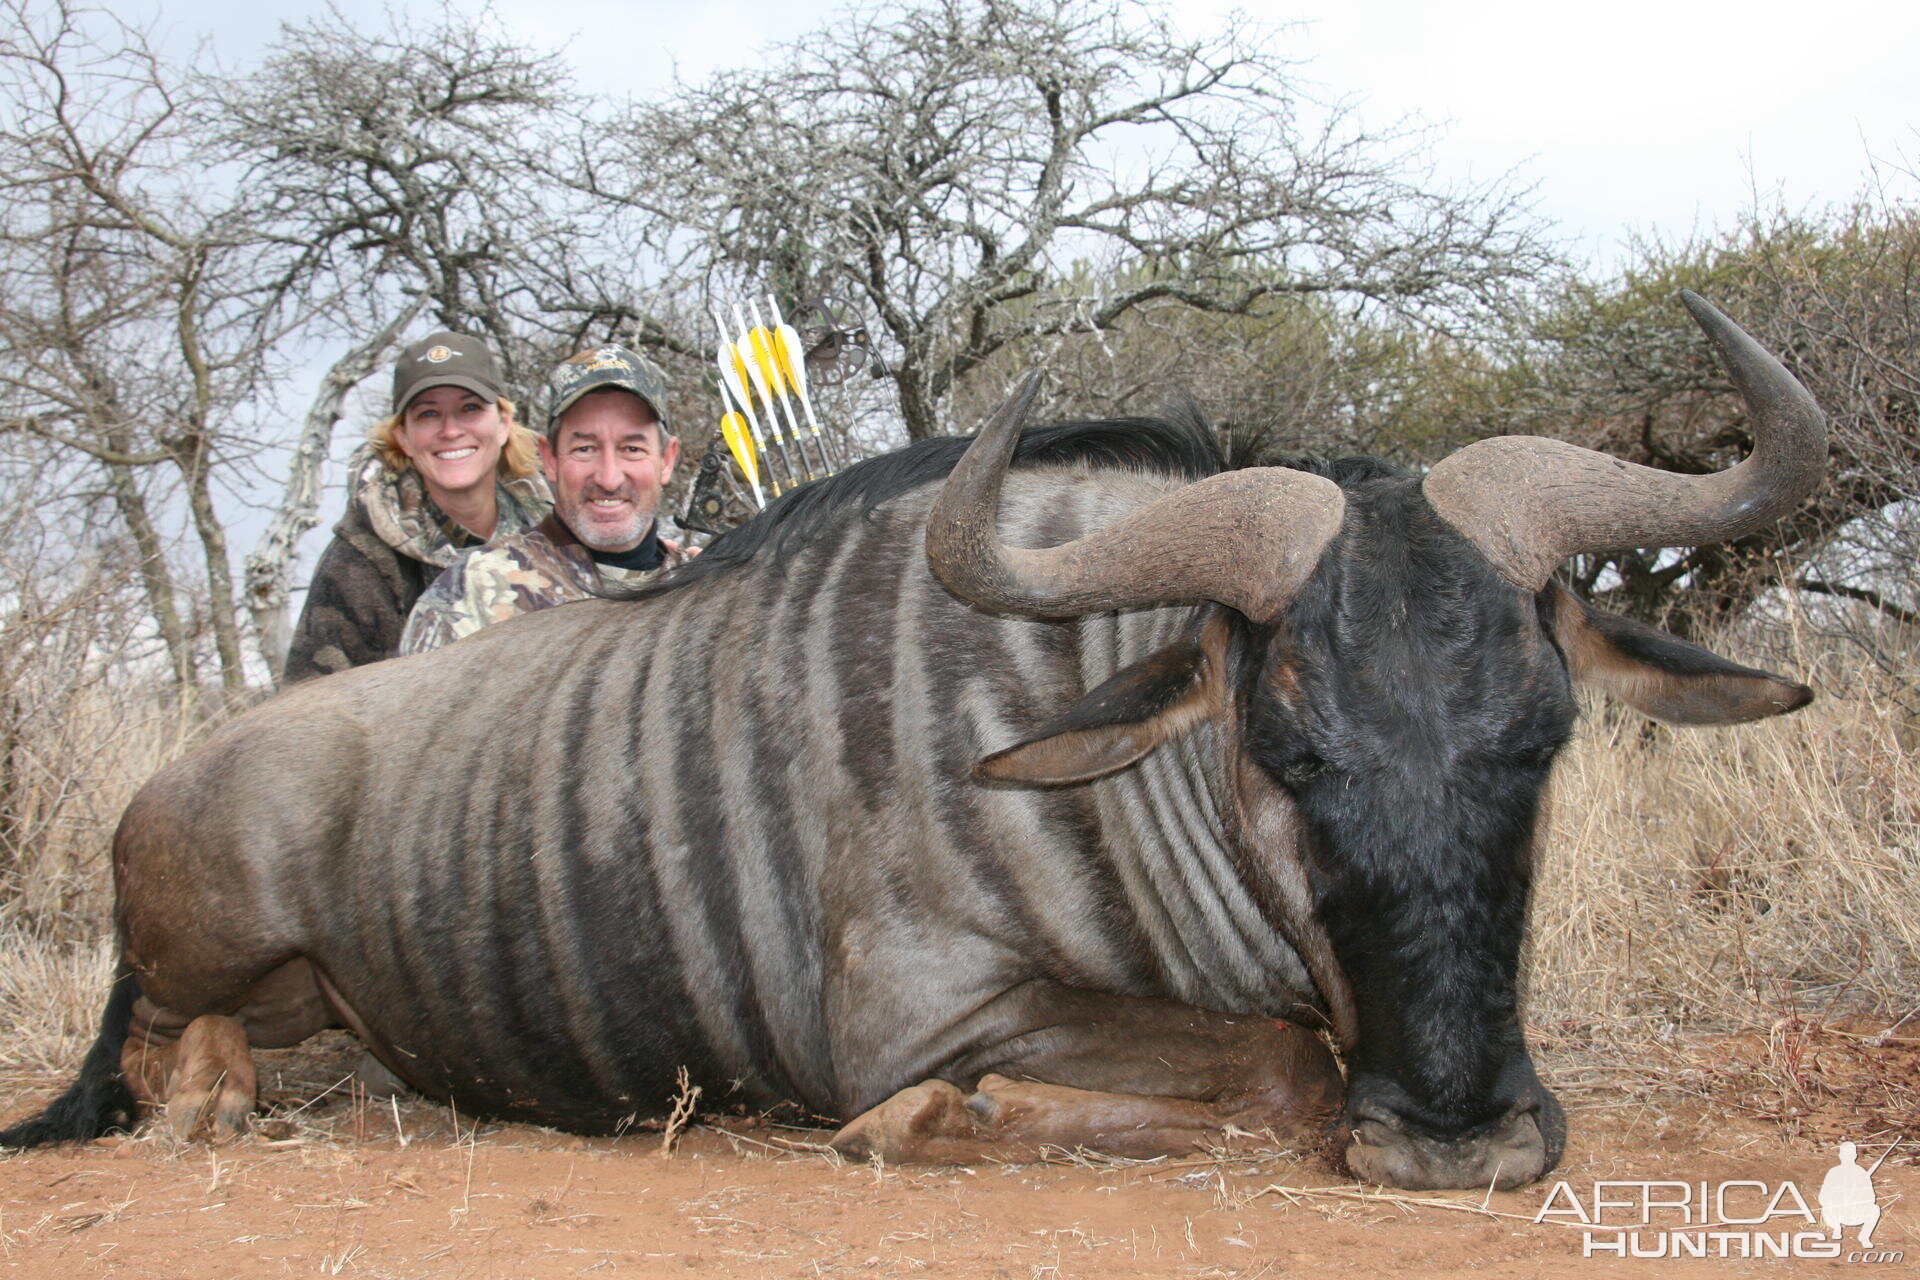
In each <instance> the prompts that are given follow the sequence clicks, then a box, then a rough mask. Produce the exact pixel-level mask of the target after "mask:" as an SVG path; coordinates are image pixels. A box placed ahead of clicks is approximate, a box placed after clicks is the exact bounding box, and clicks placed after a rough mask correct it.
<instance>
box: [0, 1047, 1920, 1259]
mask: <svg viewBox="0 0 1920 1280" xmlns="http://www.w3.org/2000/svg"><path fill="white" fill-rule="evenodd" d="M1783 1052H1784V1058H1783ZM262 1057H263V1059H267V1058H271V1059H273V1062H272V1063H271V1064H269V1065H267V1067H266V1069H265V1070H263V1075H262V1084H263V1091H264V1093H265V1095H266V1098H267V1101H268V1102H269V1104H270V1106H271V1109H272V1114H271V1115H270V1116H269V1117H268V1118H266V1119H264V1120H263V1121H262V1123H261V1125H260V1131H259V1133H257V1134H256V1135H255V1136H254V1137H252V1138H250V1139H247V1140H245V1141H243V1142H240V1143H236V1144H232V1145H228V1146H221V1147H209V1146H206V1145H200V1144H191V1145H189V1144H180V1143H176V1142H175V1141H173V1140H172V1139H171V1138H170V1137H166V1136H161V1135H158V1134H154V1133H148V1134H145V1135H142V1136H140V1137H135V1138H109V1139H103V1140H101V1141H100V1142H97V1143H93V1144H90V1145H87V1146H83V1147H78V1148H66V1149H55V1150H49V1151H36V1152H29V1153H24V1154H20V1155H14V1156H10V1157H5V1158H0V1273H6V1274H14V1275H21V1276H35V1277H39V1276H45V1277H62V1278H65V1277H96V1276H99V1277H127V1278H132V1277H155V1278H159V1277H194V1278H195V1280H199V1278H201V1277H222V1278H224V1277H235V1278H237V1280H251V1278H253V1277H280V1276H311V1275H316V1274H318V1275H333V1276H349V1277H385V1278H392V1280H413V1278H415V1277H435V1278H438V1277H458V1278H466V1277H472V1278H475V1280H479V1278H481V1277H487V1278H494V1277H498V1278H500V1280H515V1278H519V1277H529V1278H538V1280H546V1278H548V1277H561V1276H576V1275H596V1276H597V1275H609V1276H633V1277H668V1276H671V1277H682V1278H684V1277H687V1276H694V1275H709V1276H728V1277H732V1276H742V1277H811V1276H828V1275H841V1276H873V1277H881V1276H889V1277H890V1276H914V1277H920V1276H925V1277H993V1278H995V1280H999V1278H1003V1277H1004V1278H1007V1280H1070V1278H1073V1277H1100V1278H1104V1277H1159V1276H1169V1277H1171V1276H1180V1277H1196V1278H1199V1277H1218V1278H1221V1280H1227V1278H1236V1280H1256V1278H1259V1277H1276V1278H1277V1277H1286V1276H1304V1275H1313V1276H1321V1275H1354V1276H1372V1275H1384V1274H1388V1273H1401V1272H1405V1273H1408V1274H1412V1275H1420V1276H1467V1275H1473V1276H1494V1277H1520V1276H1527V1277H1533V1276H1541V1277H1549V1276H1550V1277H1559V1276H1576V1277H1586V1276H1593V1277H1608V1276H1632V1277H1642V1278H1653V1277H1669V1276H1704V1275H1755V1276H1803V1275H1813V1274H1858V1275H1861V1276H1872V1275H1886V1276H1892V1275H1907V1274H1913V1272H1914V1269H1915V1263H1916V1262H1920V1166H1916V1164H1915V1160H1914V1158H1915V1156H1916V1154H1920V1152H1917V1151H1916V1146H1920V1124H1916V1119H1917V1118H1920V1117H1916V1103H1915V1100H1916V1098H1920V1043H1916V1042H1914V1041H1907V1040H1902V1041H1896V1042H1894V1043H1891V1044H1885V1043H1882V1044H1873V1043H1871V1042H1868V1041H1864V1040H1862V1039H1861V1038H1860V1037H1859V1036H1857V1035H1854V1036H1849V1035H1846V1034H1843V1033H1825V1032H1822V1033H1820V1034H1818V1035H1808V1036H1807V1037H1806V1043H1804V1044H1801V1045H1798V1046H1794V1045H1792V1044H1790V1043H1789V1044H1787V1045H1786V1046H1785V1050H1784V1051H1783V1048H1782V1044H1781V1042H1780V1040H1779V1037H1778V1036H1775V1037H1771V1038H1769V1037H1760V1038H1757V1039H1752V1040H1729V1041H1724V1042H1720V1043H1719V1044H1717V1045H1714V1046H1712V1047H1711V1048H1710V1049H1708V1050H1704V1051H1703V1050H1699V1049H1698V1048H1696V1050H1695V1051H1694V1052H1692V1053H1691V1054H1690V1055H1689V1056H1687V1057H1686V1058H1685V1059H1684V1061H1682V1060H1681V1059H1679V1058H1677V1057H1676V1059H1675V1060H1674V1061H1673V1062H1665V1063H1650V1064H1648V1065H1647V1068H1646V1071H1645V1072H1644V1073H1637V1072H1634V1071H1627V1072H1625V1073H1624V1075H1623V1074H1622V1071H1621V1069H1615V1070H1614V1071H1612V1072H1611V1073H1608V1072H1602V1073H1599V1076H1598V1077H1597V1076H1596V1073H1595V1072H1593V1071H1592V1070H1591V1069H1587V1070H1583V1071H1571V1070H1558V1071H1556V1070H1551V1069H1550V1070H1549V1079H1550V1082H1551V1083H1553V1084H1554V1085H1555V1087H1556V1088H1557V1089H1559V1090H1560V1092H1561V1094H1562V1096H1563V1098H1564V1099H1565V1100H1566V1101H1567V1102H1568V1104H1569V1112H1570V1121H1571V1126H1572V1141H1571V1144H1570V1147H1569V1150H1568V1153H1567V1156H1566V1159H1565V1160H1564V1161H1563V1163H1562V1166H1561V1168H1560V1169H1559V1170H1558V1171H1557V1172H1556V1174H1555V1175H1554V1177H1553V1178H1552V1179H1549V1180H1548V1181H1547V1182H1546V1183H1545V1184H1543V1185H1539V1186H1535V1187H1532V1188H1528V1189H1525V1190H1522V1191H1519V1192H1514V1193H1510V1194H1494V1195H1489V1196H1482V1195H1480V1194H1477V1193H1449V1194H1444V1195H1442V1194H1422V1195H1406V1196H1400V1195H1390V1194H1387V1193H1383V1192H1381V1191H1380V1190H1379V1189H1378V1188H1368V1187H1363V1186H1359V1185H1357V1184H1354V1183H1351V1182H1348V1181H1346V1180H1345V1179H1344V1178H1343V1177H1341V1176H1339V1175H1336V1174H1335V1173H1334V1172H1333V1171H1332V1170H1331V1169H1330V1168H1328V1167H1327V1165H1326V1164H1325V1162H1324V1161H1323V1160H1322V1159H1321V1158H1320V1157H1317V1156H1294V1155H1290V1154H1288V1153H1283V1152H1269V1153H1266V1154H1260V1155H1255V1156H1249V1157H1235V1158H1214V1157H1211V1156H1207V1155H1204V1154H1196V1155H1195V1156H1194V1157H1192V1158H1189V1159H1184V1160H1169V1161H1162V1162H1158V1163H1149V1164H1137V1163H1136V1164H1116V1163H1108V1162H1099V1161H1086V1160H1081V1161H1074V1160H1070V1159H1064V1158H1063V1159H1062V1160H1061V1161H1059V1162H1055V1163H1047V1164H1037V1165H1023V1166H994V1167H985V1168H979V1169H946V1168H884V1169H876V1168H873V1167H870V1166H865V1165H859V1166H855V1165H845V1164H841V1163H839V1162H838V1161H836V1160H834V1159H832V1158H830V1157H828V1156H825V1155H821V1154H817V1153H813V1152H809V1151H806V1150H804V1148H803V1149H800V1150H792V1149H784V1148H789V1147H792V1146H793V1145H795V1144H800V1143H804V1142H805V1141H807V1140H809V1139H814V1138H818V1137H819V1136H820V1135H818V1134H815V1133H808V1132H801V1131H793V1130H784V1129H779V1128H775V1127H771V1126H766V1125H752V1124H747V1123H745V1122H728V1124H727V1127H725V1128H715V1127H707V1126H703V1127H699V1128H696V1129H694V1130H692V1131H690V1132H689V1133H687V1134H686V1135H684V1137H683V1138H682V1140H681V1142H680V1144H679V1146H678V1148H677V1150H676V1152H675V1153H674V1154H673V1155H672V1156H666V1155H663V1154H662V1153H661V1149H660V1148H661V1139H660V1135H659V1134H658V1133H641V1134H633V1135H629V1136H627V1137H625V1138H621V1139H581V1138H576V1137H571V1136H568V1135H565V1134H558V1133H554V1132H552V1131H550V1130H543V1129H535V1128H530V1127H527V1126H523V1125H511V1124H493V1123H489V1122H484V1121H483V1122H481V1123H480V1124H479V1125H478V1127H477V1128H475V1127H474V1126H473V1125H472V1124H471V1122H470V1121H469V1120H468V1119H467V1118H465V1117H455V1116H454V1115H453V1114H452V1113H451V1112H450V1111H449V1110H448V1109H447V1108H445V1107H443V1106H438V1105H435V1104H431V1103H427V1102H424V1101H421V1100H418V1099H415V1100H412V1101H409V1102H400V1103H397V1104H385V1103H382V1104H372V1103H367V1102H365V1101H358V1102H356V1101H355V1100H354V1099H353V1098H352V1097H351V1096H349V1094H348V1093H347V1091H345V1090H336V1091H334V1092H332V1093H330V1094H327V1095H326V1096H324V1097H321V1098H319V1100H318V1101H315V1100H314V1098H315V1095H316V1094H319V1093H321V1092H322V1091H323V1090H325V1089H326V1087H327V1085H328V1084H329V1083H331V1082H332V1081H334V1080H338V1079H339V1077H340V1075H341V1074H344V1073H343V1072H341V1071H339V1070H338V1068H339V1064H340V1062H341V1061H343V1060H344V1061H350V1060H351V1056H350V1046H342V1045H338V1044H336V1045H334V1046H332V1047H331V1048H330V1049H326V1050H323V1051H321V1052H317V1053H316V1052H304V1051H303V1053H302V1054H300V1055H297V1056H294V1055H262ZM1783 1061H1787V1062H1788V1066H1790V1068H1791V1069H1790V1070H1786V1071H1784V1072H1783V1071H1781V1070H1778V1069H1776V1070H1773V1071H1771V1072H1769V1071H1763V1070H1761V1068H1762V1067H1764V1066H1768V1065H1771V1066H1773V1067H1774V1068H1779V1067H1780V1064H1781V1063H1782V1062H1783ZM1549 1066H1550V1068H1551V1066H1552V1063H1551V1061H1550V1062H1549ZM1636 1075H1643V1078H1635V1077H1636ZM1606 1076H1611V1077H1612V1078H1606V1079H1599V1077H1606ZM1597 1079H1598V1080H1599V1082H1597V1083H1596V1080H1597ZM1656 1080H1657V1082H1658V1084H1657V1087H1655V1086H1654V1085H1653V1084H1651V1083H1649V1082H1651V1081H1656ZM58 1083H59V1082H58V1081H55V1080H52V1079H42V1080H35V1081H9V1082H8V1087H7V1088H6V1090H5V1092H4V1094H0V1114H3V1115H4V1116H5V1117H6V1118H7V1119H9V1120H11V1119H12V1118H13V1117H16V1116H18V1115H20V1114H23V1113H25V1112H27V1111H28V1110H30V1109H32V1108H33V1107H35V1106H37V1105H39V1104H40V1103H41V1102H43V1101H44V1100H45V1098H46V1096H47V1094H48V1093H49V1092H50V1091H51V1090H52V1089H53V1088H55V1087H56V1086H57V1085H58ZM303 1104H304V1109H302V1108H303ZM1902 1135H1904V1136H1903V1140H1902V1145H1901V1146H1900V1148H1899V1149H1897V1150H1896V1151H1895V1152H1894V1154H1893V1156H1892V1158H1890V1159H1889V1160H1888V1161H1887V1163H1886V1164H1885V1165H1884V1166H1882V1167H1881V1169H1880V1170H1879V1172H1878V1173H1876V1174H1875V1177H1874V1181H1875V1191H1876V1194H1877V1198H1878V1201H1879V1204H1880V1206H1881V1209H1882V1212H1883V1217H1882V1220H1881V1224H1880V1227H1879V1229H1878V1230H1877V1231H1876V1232H1875V1238H1874V1243H1875V1246H1876V1248H1877V1249H1878V1250H1883V1251H1893V1252H1900V1253H1904V1255H1905V1257H1904V1258H1903V1259H1902V1260H1901V1261H1899V1262H1847V1261H1844V1260H1835V1261H1810V1260H1786V1261H1781V1260H1775V1259H1766V1260H1758V1259H1738V1258H1735V1259H1727V1260H1721V1259H1717V1258H1707V1259H1698V1258H1682V1259H1678V1260H1675V1259H1666V1260H1659V1261H1654V1260H1645V1259H1639V1260H1625V1261H1622V1260H1617V1259H1612V1258H1604V1257H1602V1258H1583V1257H1582V1256H1581V1241H1582V1233H1581V1231H1580V1230H1578V1229H1577V1228H1573V1227H1568V1226H1565V1225H1556V1224H1554V1223H1552V1222H1548V1223H1540V1224H1536V1223H1535V1222H1534V1221H1533V1219H1534V1216H1535V1214H1536V1212H1537V1211H1538V1210H1539V1209H1540V1207H1541V1205H1542V1204H1543V1203H1544V1202H1545V1201H1546V1200H1547V1197H1548V1195H1549V1194H1550V1192H1551V1189H1552V1187H1553V1185H1554V1180H1555V1179H1564V1180H1565V1181H1566V1182H1567V1183H1568V1184H1569V1186H1570V1187H1571V1189H1572V1191H1573V1192H1574V1194H1576V1195H1577V1196H1578V1197H1579V1198H1580V1199H1581V1200H1582V1201H1583V1202H1587V1203H1589V1204H1590V1203H1591V1199H1592V1194H1593V1184H1594V1182H1595V1181H1596V1180H1601V1179H1613V1180H1619V1179H1678V1180H1684V1181H1687V1182H1692V1183H1698V1182H1700V1181H1702V1180H1705V1181H1707V1182H1708V1183H1710V1184H1717V1183H1720V1182H1724V1181H1729V1180H1733V1179H1751V1180H1755V1181H1760V1182H1764V1183H1766V1184H1768V1186H1769V1187H1777V1186H1778V1184H1779V1183H1780V1182H1781V1181H1782V1180H1784V1179H1791V1180H1793V1181H1794V1183H1795V1184H1796V1186H1797V1187H1798V1189H1799V1190H1800V1192H1801V1193H1802V1194H1803V1196H1804V1197H1805V1199H1806V1200H1807V1202H1808V1203H1809V1204H1815V1202H1816V1198H1817V1194H1818V1188H1819V1186H1820V1182H1821V1179H1822V1177H1823V1176H1824V1175H1825V1173H1826V1171H1827V1170H1828V1169H1829V1168H1830V1167H1831V1166H1832V1165H1833V1163H1834V1160H1835V1156H1834V1143H1835V1141H1837V1139H1838V1137H1840V1136H1847V1137H1852V1138H1854V1139H1856V1140H1857V1141H1859V1142H1860V1143H1861V1145H1862V1148H1863V1150H1864V1152H1865V1155H1866V1157H1867V1160H1863V1163H1867V1162H1869V1161H1870V1160H1871V1158H1873V1157H1874V1156H1876V1155H1877V1154H1878V1153H1879V1151H1880V1150H1882V1149H1883V1148H1884V1146H1885V1144H1886V1143H1887V1142H1889V1141H1891V1140H1892V1139H1893V1138H1894V1137H1896V1136H1902ZM1282 1188H1285V1189H1284V1190H1283V1189H1282ZM1557 1203H1558V1205H1559V1207H1565V1203H1566V1202H1565V1200H1564V1198H1562V1199H1561V1200H1560V1201H1559V1202H1557ZM1815 1207H1816V1211H1817V1204H1815ZM1608 1221H1609V1222H1611V1223H1615V1224H1617V1223H1619V1222H1620V1221H1621V1216H1620V1214H1619V1212H1618V1211H1616V1213H1615V1215H1613V1216H1611V1217H1610V1218H1609V1219H1608ZM1668 1225H1678V1224H1677V1223H1671V1224H1668ZM1775 1225H1776V1226H1788V1227H1792V1226H1795V1225H1798V1226H1799V1228H1800V1229H1803V1230H1804V1229H1806V1227H1805V1224H1803V1223H1801V1224H1795V1223H1787V1222H1782V1223H1776V1224H1775ZM1846 1248H1847V1249H1849V1250H1855V1249H1858V1245H1857V1243H1856V1242H1855V1241H1854V1238H1853V1233H1851V1232H1850V1233H1849V1235H1848V1236H1847V1239H1846Z"/></svg>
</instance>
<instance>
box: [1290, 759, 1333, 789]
mask: <svg viewBox="0 0 1920 1280" xmlns="http://www.w3.org/2000/svg"><path fill="white" fill-rule="evenodd" d="M1327 768H1328V765H1327V762H1326V761H1325V760H1322V759H1321V758H1320V757H1319V756H1317V755H1314V754H1313V753H1312V752H1311V751H1307V752H1302V753H1301V754H1300V755H1297V756H1292V757H1290V758H1289V759H1288V760H1287V761H1286V762H1285V763H1283V764H1282V765H1281V766H1280V781H1282V782H1284V783H1286V784H1287V785H1288V786H1290V787H1297V786H1300V785H1301V784H1302V783H1306V782H1311V781H1313V779H1315V778H1318V777H1321V776H1323V775H1324V774H1325V773H1326V772H1327Z"/></svg>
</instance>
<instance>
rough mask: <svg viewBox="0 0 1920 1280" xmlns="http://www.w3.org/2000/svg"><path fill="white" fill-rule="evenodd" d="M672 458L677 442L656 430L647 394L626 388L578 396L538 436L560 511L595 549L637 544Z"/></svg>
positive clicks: (575, 532)
mask: <svg viewBox="0 0 1920 1280" xmlns="http://www.w3.org/2000/svg"><path fill="white" fill-rule="evenodd" d="M679 457H680V442H679V441H678V440H675V439H673V438H672V437H669V436H666V435H665V434H664V433H663V432H662V431H661V430H660V423H659V421H658V420H657V419H656V418H655V417H654V416H653V410H652V409H650V408H648V407H647V402H646V401H644V400H642V399H641V398H640V397H639V396H636V395H632V394H630V393H628V392H625V391H595V392H590V393H588V394H587V395H585V396H582V397H581V398H580V399H579V401H578V402H576V403H575V404H574V405H573V406H572V407H571V408H569V409H568V410H567V411H566V412H565V413H564V414H562V415H561V417H560V427H559V429H558V430H557V431H555V432H554V433H553V438H552V439H551V440H542V441H541V442H540V461H541V464H542V465H543V466H544V467H545V468H546V472H547V480H548V481H549V482H550V483H551V484H552V485H553V493H554V504H555V506H556V507H557V508H558V509H559V512H560V518H561V519H562V520H564V521H566V523H567V527H568V528H569V529H572V530H573V536H574V537H576V538H578V539H580V541H581V542H583V543H585V544H586V545H587V546H589V547H591V548H593V549H594V550H595V551H631V550H632V549H633V548H635V547H637V546H639V545H640V540H641V539H642V538H644V537H646V535H647V526H648V525H649V524H650V523H651V522H652V520H653V516H654V512H655V511H657V510H659V508H660V491H661V490H662V489H664V488H666V485H667V481H668V480H670V479H672V478H673V464H674V462H675V461H677V460H678V459H679Z"/></svg>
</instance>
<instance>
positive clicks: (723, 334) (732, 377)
mask: <svg viewBox="0 0 1920 1280" xmlns="http://www.w3.org/2000/svg"><path fill="white" fill-rule="evenodd" d="M712 314H713V323H714V327H715V328H717V329H719V331H720V351H719V355H718V357H717V358H718V360H719V363H720V390H721V395H720V401H721V403H722V404H723V405H724V404H725V403H726V402H727V394H726V393H727V392H729V391H730V392H732V393H733V405H734V407H735V409H736V411H737V412H739V413H741V414H742V415H744V416H745V418H746V420H747V430H748V431H749V432H750V433H751V434H752V436H753V443H754V447H755V448H756V449H758V450H759V452H761V453H763V454H766V455H767V457H768V458H769V459H771V458H772V457H773V455H772V454H771V453H770V452H769V451H768V449H767V440H766V437H765V436H763V435H761V434H760V419H759V418H758V417H756V416H755V414H754V412H753V400H752V398H751V397H749V396H748V395H747V378H746V371H747V365H746V361H744V360H742V359H741V358H740V353H739V352H738V351H736V350H735V349H734V346H733V344H732V343H730V342H728V341H727V325H726V322H725V321H724V320H722V319H721V318H720V313H719V312H718V311H715V312H713V313H712ZM788 470H789V472H790V471H791V468H788ZM767 483H768V484H769V485H771V486H772V488H773V493H774V496H775V497H779V496H780V477H779V476H777V475H776V474H774V468H773V467H771V466H769V467H768V468H767Z"/></svg>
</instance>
